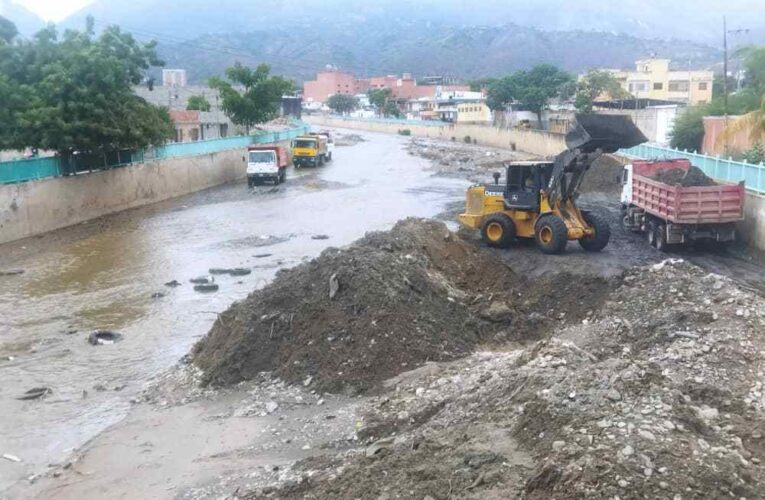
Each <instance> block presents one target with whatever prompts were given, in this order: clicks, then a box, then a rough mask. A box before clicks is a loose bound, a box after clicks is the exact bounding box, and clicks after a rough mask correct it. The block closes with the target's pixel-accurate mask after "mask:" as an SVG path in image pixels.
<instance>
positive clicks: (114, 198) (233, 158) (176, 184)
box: [0, 142, 287, 243]
mask: <svg viewBox="0 0 765 500" xmlns="http://www.w3.org/2000/svg"><path fill="white" fill-rule="evenodd" d="M281 144H282V145H286V144H287V143H285V142H283V143H281ZM244 154H245V149H243V148H242V149H230V150H226V151H220V152H216V153H208V154H201V155H195V156H185V157H175V158H167V159H163V160H154V161H148V162H146V163H138V164H134V165H130V166H128V167H122V168H115V169H112V170H103V171H100V172H93V173H89V174H82V175H76V176H70V177H56V178H48V179H42V180H39V181H30V182H23V183H18V184H6V185H0V243H6V242H9V241H13V240H18V239H21V238H26V237H28V236H34V235H37V234H42V233H45V232H47V231H52V230H54V229H60V228H63V227H67V226H71V225H74V224H78V223H80V222H84V221H86V220H90V219H94V218H97V217H101V216H104V215H107V214H110V213H114V212H119V211H121V210H126V209H129V208H135V207H140V206H143V205H149V204H151V203H156V202H158V201H163V200H167V199H170V198H174V197H177V196H182V195H185V194H189V193H193V192H195V191H201V190H203V189H207V188H211V187H214V186H217V185H220V184H225V183H227V182H233V181H237V180H240V179H243V178H244V177H245V170H246V169H245V164H244V162H243V161H242V157H243V155H244Z"/></svg>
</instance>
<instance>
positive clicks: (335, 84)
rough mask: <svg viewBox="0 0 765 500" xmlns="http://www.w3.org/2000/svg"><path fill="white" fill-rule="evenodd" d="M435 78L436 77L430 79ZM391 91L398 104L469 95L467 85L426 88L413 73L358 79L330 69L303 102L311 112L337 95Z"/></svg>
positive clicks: (308, 88) (311, 84)
mask: <svg viewBox="0 0 765 500" xmlns="http://www.w3.org/2000/svg"><path fill="white" fill-rule="evenodd" d="M431 78H436V77H431ZM382 88H389V89H390V90H391V97H392V98H393V99H394V100H395V101H399V102H406V101H408V100H410V99H417V98H420V97H434V96H435V93H436V91H456V90H462V91H467V90H470V88H469V87H468V86H467V85H423V84H418V82H417V81H416V80H415V79H414V78H412V75H411V74H410V73H404V74H403V75H401V76H398V75H386V76H375V77H372V78H357V77H356V76H355V75H353V74H351V73H347V72H344V71H339V70H336V69H329V70H325V71H321V72H319V73H317V75H316V79H315V80H310V81H307V82H305V83H304V84H303V102H305V103H306V104H307V106H308V107H309V108H311V107H312V106H313V107H316V104H323V103H325V102H326V101H327V99H329V98H330V97H331V96H333V95H335V94H350V95H357V94H365V93H366V92H368V91H369V90H370V89H382Z"/></svg>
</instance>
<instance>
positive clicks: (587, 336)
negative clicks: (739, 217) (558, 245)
mask: <svg viewBox="0 0 765 500" xmlns="http://www.w3.org/2000/svg"><path fill="white" fill-rule="evenodd" d="M561 296H562V295H561ZM551 333H552V335H553V336H552V337H551V338H549V339H547V340H543V341H540V342H537V343H534V344H533V345H530V346H528V347H526V348H525V349H521V350H516V351H511V352H479V353H476V354H473V355H471V356H470V357H468V358H464V359H461V360H458V361H453V362H449V363H428V364H426V365H424V366H423V367H421V368H419V369H417V370H414V371H411V372H407V373H404V374H401V375H399V376H397V377H395V378H393V379H391V380H390V381H389V382H388V383H387V387H388V390H387V391H385V392H383V393H381V394H379V395H377V396H375V397H374V398H370V399H369V400H368V401H367V403H366V404H365V405H363V408H362V409H361V410H359V415H360V417H359V421H360V422H361V425H360V428H359V429H358V431H357V439H358V440H359V441H360V442H362V443H364V444H365V446H364V447H361V448H358V447H357V448H356V451H355V452H350V453H345V454H341V455H337V456H332V457H329V458H324V459H317V458H313V459H311V460H308V461H306V462H304V463H302V464H301V463H299V464H298V465H297V467H296V468H295V469H296V470H297V471H298V472H299V471H300V470H302V475H300V476H299V479H297V480H293V481H290V482H287V483H282V484H277V485H276V486H275V487H267V488H260V489H257V490H254V491H251V492H250V493H249V494H248V496H247V498H295V499H297V498H380V499H382V498H388V499H392V498H432V499H445V498H515V497H518V496H523V497H525V498H539V499H542V498H545V499H546V498H578V497H591V498H609V499H610V498H633V497H641V498H673V499H683V498H702V497H703V498H708V497H715V498H723V497H726V498H728V497H735V498H758V497H759V496H760V495H761V492H762V491H763V488H764V487H765V473H764V471H765V469H763V466H762V465H763V464H762V463H761V461H762V460H765V438H763V436H764V435H765V414H763V410H764V409H765V398H764V397H763V386H762V384H763V376H765V371H764V370H763V369H762V362H763V357H764V356H763V355H764V354H765V335H764V334H765V301H763V299H762V298H761V297H759V296H756V295H754V294H752V293H750V292H749V291H747V290H743V289H742V288H740V287H739V286H737V285H735V284H734V283H732V282H731V281H729V280H728V279H726V278H723V277H721V276H718V275H713V274H707V273H705V272H704V271H702V270H701V269H700V268H698V267H695V266H693V265H691V264H688V263H686V262H683V261H673V260H669V261H665V262H662V263H661V264H657V265H653V266H649V267H641V268H635V269H633V270H630V271H628V272H627V273H625V275H624V276H623V278H622V280H621V284H620V285H619V286H618V288H616V289H615V290H614V291H613V292H612V293H611V295H610V296H609V299H608V300H606V301H604V302H602V303H601V304H599V305H598V306H597V308H596V309H595V312H594V313H592V314H591V315H589V316H587V317H585V318H583V319H581V320H580V321H577V322H571V323H568V324H567V325H566V326H564V327H562V328H560V329H557V330H556V331H554V332H551ZM357 446H358V445H357ZM293 473H295V470H293ZM293 477H296V476H295V475H293Z"/></svg>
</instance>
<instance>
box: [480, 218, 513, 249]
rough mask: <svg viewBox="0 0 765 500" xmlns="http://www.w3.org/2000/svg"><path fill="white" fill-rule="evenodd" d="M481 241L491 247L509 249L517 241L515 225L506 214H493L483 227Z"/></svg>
mask: <svg viewBox="0 0 765 500" xmlns="http://www.w3.org/2000/svg"><path fill="white" fill-rule="evenodd" d="M481 239H483V241H484V242H485V243H486V244H487V245H488V246H490V247H495V248H507V247H509V246H510V244H511V243H512V242H513V239H515V223H514V222H513V219H511V218H510V217H508V216H507V215H505V214H493V215H490V216H488V217H487V218H486V220H485V221H484V223H483V225H482V226H481Z"/></svg>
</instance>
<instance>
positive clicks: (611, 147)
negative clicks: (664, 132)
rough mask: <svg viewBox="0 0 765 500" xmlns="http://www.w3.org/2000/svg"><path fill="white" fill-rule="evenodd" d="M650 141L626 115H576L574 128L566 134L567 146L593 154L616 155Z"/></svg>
mask: <svg viewBox="0 0 765 500" xmlns="http://www.w3.org/2000/svg"><path fill="white" fill-rule="evenodd" d="M646 141H648V139H647V138H646V136H645V135H643V133H642V132H641V131H640V129H639V128H637V127H636V126H635V124H634V123H633V122H632V119H631V118H630V117H629V116H626V115H597V114H588V115H581V114H578V115H576V120H575V121H574V124H573V127H572V128H571V130H570V131H569V132H568V133H567V134H566V146H568V148H569V149H579V150H581V151H582V152H583V153H592V152H593V151H595V150H596V149H601V150H602V151H603V152H604V153H614V152H616V151H618V150H619V149H622V148H631V147H632V146H637V145H638V144H642V143H644V142H646Z"/></svg>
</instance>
